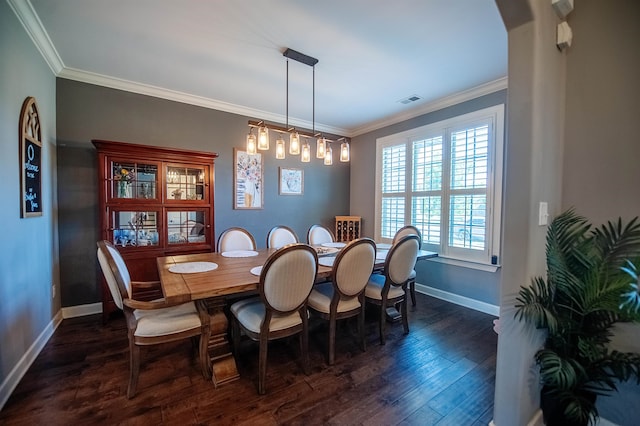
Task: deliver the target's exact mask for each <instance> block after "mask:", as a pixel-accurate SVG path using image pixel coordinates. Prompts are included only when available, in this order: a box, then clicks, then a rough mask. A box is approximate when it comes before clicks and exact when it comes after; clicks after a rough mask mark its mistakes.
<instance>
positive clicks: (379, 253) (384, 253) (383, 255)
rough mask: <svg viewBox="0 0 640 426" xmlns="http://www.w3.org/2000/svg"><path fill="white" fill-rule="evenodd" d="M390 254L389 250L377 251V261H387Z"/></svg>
mask: <svg viewBox="0 0 640 426" xmlns="http://www.w3.org/2000/svg"><path fill="white" fill-rule="evenodd" d="M388 254H389V250H378V251H376V259H378V260H385V259H386V258H387V255H388Z"/></svg>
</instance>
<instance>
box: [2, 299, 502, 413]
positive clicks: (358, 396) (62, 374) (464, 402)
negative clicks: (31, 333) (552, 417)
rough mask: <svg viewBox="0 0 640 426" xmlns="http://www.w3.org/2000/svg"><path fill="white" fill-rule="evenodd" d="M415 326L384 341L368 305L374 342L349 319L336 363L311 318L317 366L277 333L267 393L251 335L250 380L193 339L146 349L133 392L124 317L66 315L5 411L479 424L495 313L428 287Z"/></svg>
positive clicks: (487, 397) (488, 407)
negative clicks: (363, 345)
mask: <svg viewBox="0 0 640 426" xmlns="http://www.w3.org/2000/svg"><path fill="white" fill-rule="evenodd" d="M417 297H418V301H417V302H418V303H417V307H416V308H409V325H410V330H411V331H410V333H409V334H408V335H406V336H404V335H403V334H402V324H400V323H394V324H387V344H386V345H384V346H380V345H379V343H378V335H377V324H376V322H375V318H376V316H375V314H376V313H375V311H374V310H367V325H366V326H367V351H366V352H361V351H360V349H359V347H358V343H357V339H356V337H355V334H356V324H355V322H353V321H350V320H347V321H345V322H343V324H339V326H338V333H337V335H338V340H337V343H336V363H335V365H333V366H331V367H329V366H327V364H326V361H325V348H326V335H327V327H326V324H325V323H324V322H323V321H322V320H319V319H314V320H312V322H311V326H312V331H311V334H310V356H311V374H310V375H309V376H305V375H304V373H303V372H302V369H301V366H300V364H299V362H298V355H299V345H298V340H297V338H291V339H285V340H282V341H275V342H272V343H271V344H270V346H269V364H268V367H267V395H264V396H260V395H258V394H257V392H256V380H257V370H258V346H257V343H254V342H251V341H249V340H246V341H243V342H242V346H241V353H240V355H239V358H238V369H239V371H240V377H241V378H240V380H238V381H236V382H234V383H231V384H227V385H224V386H222V387H220V388H219V389H215V388H214V387H213V384H212V383H211V382H207V381H205V380H204V378H203V377H202V375H201V373H200V371H199V369H198V363H197V359H196V358H195V357H196V353H197V351H195V350H194V349H193V347H192V345H190V344H189V342H186V341H185V342H182V343H180V342H178V343H173V344H167V345H163V346H159V347H153V348H147V349H143V351H142V368H141V372H140V381H139V384H138V394H137V396H136V397H135V398H134V399H132V400H128V399H127V398H126V389H127V380H128V345H127V336H126V329H125V323H124V318H123V317H122V316H120V315H116V316H113V317H112V319H111V320H110V321H109V323H108V324H107V325H106V326H103V325H102V323H101V316H100V315H93V316H87V317H82V318H74V319H68V320H64V321H63V322H62V324H61V325H60V327H59V328H58V329H57V330H56V332H55V334H54V335H53V337H52V338H51V339H50V341H49V342H48V343H47V345H46V347H45V348H44V349H43V351H42V353H41V354H40V355H39V356H38V358H37V359H36V361H35V362H34V364H33V365H32V367H31V368H30V369H29V371H28V372H27V374H26V375H25V377H24V378H23V379H22V381H21V383H20V384H19V385H18V387H17V388H16V389H15V391H14V392H13V395H12V396H11V398H10V399H9V401H8V402H7V404H6V405H5V407H4V408H3V410H2V411H0V424H2V425H71V424H74V425H78V424H91V425H103V424H108V425H115V424H122V425H181V426H184V425H209V424H216V425H231V424H233V425H243V424H246V425H276V424H301V425H310V424H326V425H436V424H437V425H456V426H460V425H473V426H479V425H482V426H486V425H487V424H489V422H490V421H491V419H492V417H493V397H494V378H495V364H496V344H497V336H496V334H495V333H494V332H493V330H492V326H493V324H492V320H493V319H494V317H493V316H491V315H486V314H483V313H480V312H476V311H473V310H470V309H466V308H463V307H460V306H457V305H453V304H450V303H447V302H444V301H441V300H438V299H433V298H430V297H427V296H425V295H422V294H418V295H417Z"/></svg>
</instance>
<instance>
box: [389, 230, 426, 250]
mask: <svg viewBox="0 0 640 426" xmlns="http://www.w3.org/2000/svg"><path fill="white" fill-rule="evenodd" d="M411 234H414V235H417V236H418V244H419V247H422V233H421V232H420V230H419V229H418V228H417V227H415V226H413V225H406V226H403V227H402V228H400V229H398V231H396V235H394V236H393V243H394V244H395V243H396V242H398V241H399V240H400V238H402V237H404V236H405V235H411Z"/></svg>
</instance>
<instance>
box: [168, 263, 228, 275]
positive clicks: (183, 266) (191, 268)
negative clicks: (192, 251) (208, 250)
mask: <svg viewBox="0 0 640 426" xmlns="http://www.w3.org/2000/svg"><path fill="white" fill-rule="evenodd" d="M217 267H218V264H217V263H213V262H185V263H176V264H175V265H173V266H170V267H169V272H173V273H174V274H196V273H198V272H207V271H213V270H214V269H216V268H217Z"/></svg>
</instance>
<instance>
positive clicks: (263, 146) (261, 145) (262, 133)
mask: <svg viewBox="0 0 640 426" xmlns="http://www.w3.org/2000/svg"><path fill="white" fill-rule="evenodd" d="M258 149H259V150H262V151H265V150H268V149H269V129H268V128H267V127H266V126H262V127H260V129H259V130H258Z"/></svg>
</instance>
